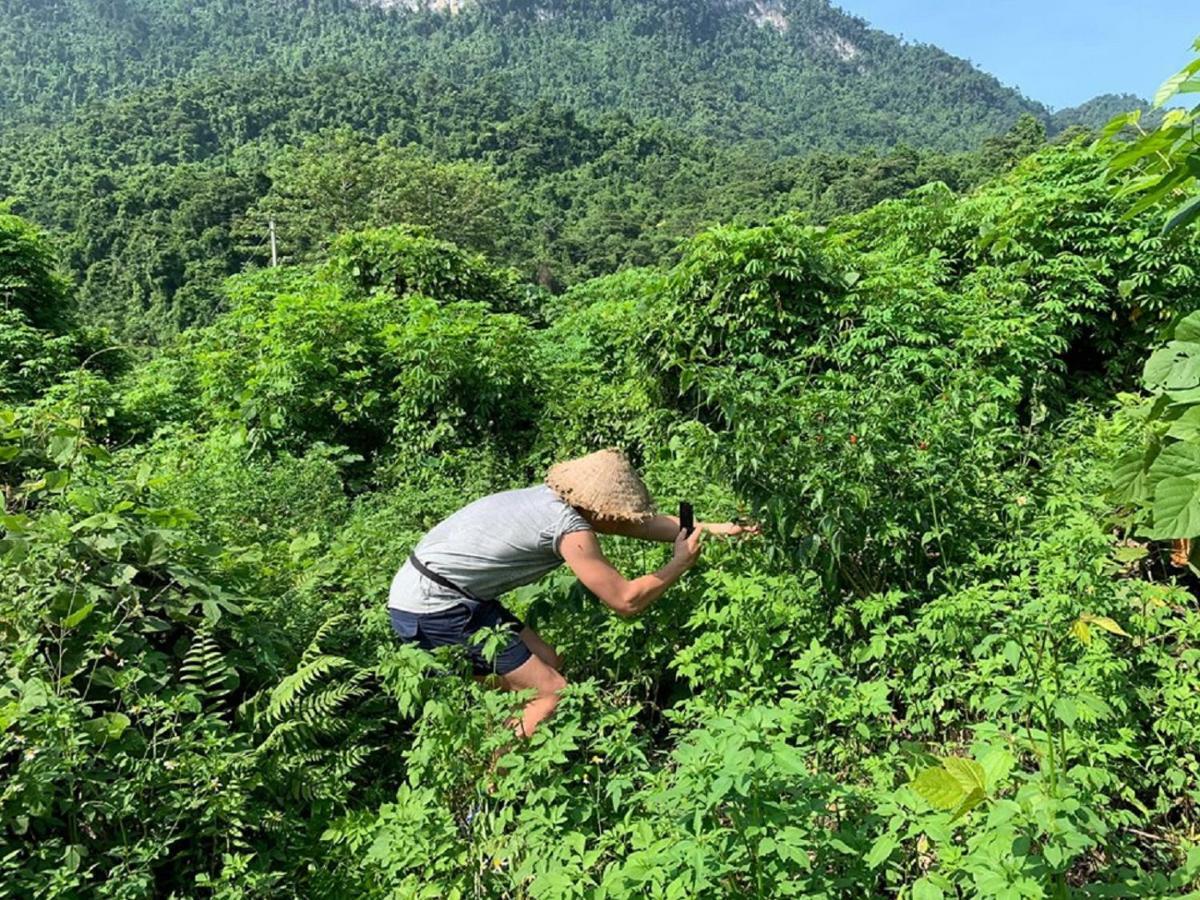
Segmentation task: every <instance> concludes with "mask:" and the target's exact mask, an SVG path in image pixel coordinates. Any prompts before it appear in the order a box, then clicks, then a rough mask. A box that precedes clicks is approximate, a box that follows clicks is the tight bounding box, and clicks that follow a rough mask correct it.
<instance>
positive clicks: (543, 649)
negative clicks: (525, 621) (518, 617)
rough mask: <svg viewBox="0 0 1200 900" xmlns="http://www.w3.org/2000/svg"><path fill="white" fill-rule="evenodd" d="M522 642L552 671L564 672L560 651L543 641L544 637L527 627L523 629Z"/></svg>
mask: <svg viewBox="0 0 1200 900" xmlns="http://www.w3.org/2000/svg"><path fill="white" fill-rule="evenodd" d="M521 640H523V641H524V642H525V646H526V647H528V648H529V649H530V650H532V651H533V655H534V656H536V657H537V658H538V659H540V660H541V661H542V662H544V663H545V664H546V665H548V666H549V667H550V668H552V669H557V670H558V671H559V672H561V671H562V667H563V661H562V657H561V656H559V655H558V651H557V650H555V649H554V648H553V647H551V646H550V645H549V644H547V643H546V642H545V641H544V640H542V636H541V635H540V634H538V633H537V632H536V631H534V630H533V629H532V628H530V627H529V626H528V625H526V626H525V627H524V628H522V629H521Z"/></svg>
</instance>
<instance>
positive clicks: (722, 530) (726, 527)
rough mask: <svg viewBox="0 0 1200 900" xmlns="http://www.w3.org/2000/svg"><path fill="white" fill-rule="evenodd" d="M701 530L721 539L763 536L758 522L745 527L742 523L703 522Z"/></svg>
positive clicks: (747, 524) (749, 523)
mask: <svg viewBox="0 0 1200 900" xmlns="http://www.w3.org/2000/svg"><path fill="white" fill-rule="evenodd" d="M700 528H702V529H704V530H705V531H707V532H710V533H711V534H719V535H720V536H721V537H740V536H742V535H746V536H751V535H759V534H762V526H761V525H759V524H758V523H757V522H748V523H746V524H745V525H743V524H742V523H741V522H703V523H701V525H700Z"/></svg>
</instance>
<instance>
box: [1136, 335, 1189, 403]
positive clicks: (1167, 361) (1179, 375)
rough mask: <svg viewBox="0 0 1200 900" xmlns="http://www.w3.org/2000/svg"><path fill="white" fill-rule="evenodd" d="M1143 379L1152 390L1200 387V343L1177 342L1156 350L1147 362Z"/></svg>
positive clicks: (1177, 389)
mask: <svg viewBox="0 0 1200 900" xmlns="http://www.w3.org/2000/svg"><path fill="white" fill-rule="evenodd" d="M1142 377H1143V379H1144V380H1145V382H1146V387H1148V388H1149V389H1150V390H1165V391H1183V390H1190V389H1192V388H1196V387H1200V343H1193V342H1192V341H1179V340H1175V341H1171V342H1170V343H1168V344H1167V346H1165V347H1161V348H1159V349H1158V350H1155V351H1154V352H1153V353H1152V354H1150V358H1149V359H1148V360H1146V365H1145V367H1144V368H1143V370H1142Z"/></svg>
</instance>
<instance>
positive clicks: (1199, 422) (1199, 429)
mask: <svg viewBox="0 0 1200 900" xmlns="http://www.w3.org/2000/svg"><path fill="white" fill-rule="evenodd" d="M1167 437H1169V438H1174V439H1175V440H1177V441H1185V442H1192V443H1195V444H1200V406H1189V407H1188V408H1187V409H1185V410H1184V411H1183V414H1182V415H1180V417H1179V418H1178V419H1176V420H1175V421H1174V422H1172V423H1171V427H1170V428H1169V429H1167Z"/></svg>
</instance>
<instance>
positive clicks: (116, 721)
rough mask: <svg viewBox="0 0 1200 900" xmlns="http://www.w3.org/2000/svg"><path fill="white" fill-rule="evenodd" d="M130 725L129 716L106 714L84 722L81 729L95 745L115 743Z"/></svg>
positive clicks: (115, 713)
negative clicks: (108, 742)
mask: <svg viewBox="0 0 1200 900" xmlns="http://www.w3.org/2000/svg"><path fill="white" fill-rule="evenodd" d="M130 724H131V722H130V718H129V716H127V715H125V714H124V713H119V712H108V713H105V714H104V715H102V716H98V717H97V718H95V719H92V720H91V721H88V722H84V723H83V728H84V730H85V731H86V732H87V733H88V735H90V736H91V738H92V740H94V741H96V742H97V743H104V742H105V741H115V740H117V739H118V738H120V737H121V735H122V734H124V733H125V729H126V728H128V727H129V725H130Z"/></svg>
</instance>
